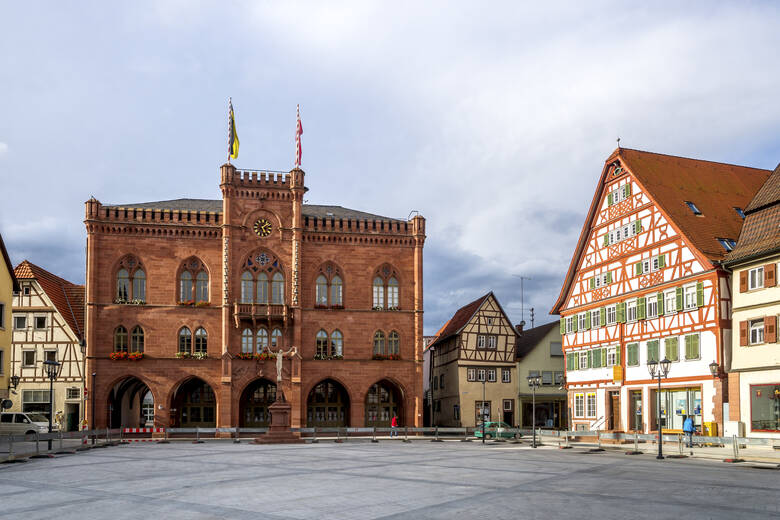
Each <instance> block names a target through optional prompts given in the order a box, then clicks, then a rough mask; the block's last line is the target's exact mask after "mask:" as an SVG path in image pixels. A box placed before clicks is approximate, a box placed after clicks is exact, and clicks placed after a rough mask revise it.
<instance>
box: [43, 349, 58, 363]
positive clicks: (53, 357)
mask: <svg viewBox="0 0 780 520" xmlns="http://www.w3.org/2000/svg"><path fill="white" fill-rule="evenodd" d="M43 360H44V361H49V362H52V363H56V362H57V351H56V350H50V349H45V350H44V351H43Z"/></svg>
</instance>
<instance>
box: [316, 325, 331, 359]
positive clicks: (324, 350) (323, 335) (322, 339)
mask: <svg viewBox="0 0 780 520" xmlns="http://www.w3.org/2000/svg"><path fill="white" fill-rule="evenodd" d="M329 355H330V353H329V352H328V333H327V332H325V331H324V330H320V331H319V332H318V333H317V357H318V358H320V357H322V358H324V357H327V356H329Z"/></svg>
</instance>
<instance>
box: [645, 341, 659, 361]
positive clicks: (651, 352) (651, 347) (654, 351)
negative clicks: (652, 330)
mask: <svg viewBox="0 0 780 520" xmlns="http://www.w3.org/2000/svg"><path fill="white" fill-rule="evenodd" d="M651 361H656V362H657V361H660V359H659V358H658V340H657V339H651V340H650V341H648V342H647V362H648V363H649V362H651Z"/></svg>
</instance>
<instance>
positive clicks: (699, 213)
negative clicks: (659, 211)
mask: <svg viewBox="0 0 780 520" xmlns="http://www.w3.org/2000/svg"><path fill="white" fill-rule="evenodd" d="M685 203H686V204H687V205H688V208H689V209H690V210H691V211H692V212H693V214H694V215H701V211H699V208H697V207H696V204H694V203H693V202H691V201H689V200H686V201H685Z"/></svg>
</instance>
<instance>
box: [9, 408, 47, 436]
mask: <svg viewBox="0 0 780 520" xmlns="http://www.w3.org/2000/svg"><path fill="white" fill-rule="evenodd" d="M36 431H37V432H38V433H47V432H48V431H49V419H48V418H47V417H46V416H44V415H41V414H37V413H25V412H3V413H0V435H2V434H5V435H8V434H9V433H10V434H13V435H26V434H28V433H35V432H36ZM52 431H59V426H58V425H57V423H53V424H52Z"/></svg>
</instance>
